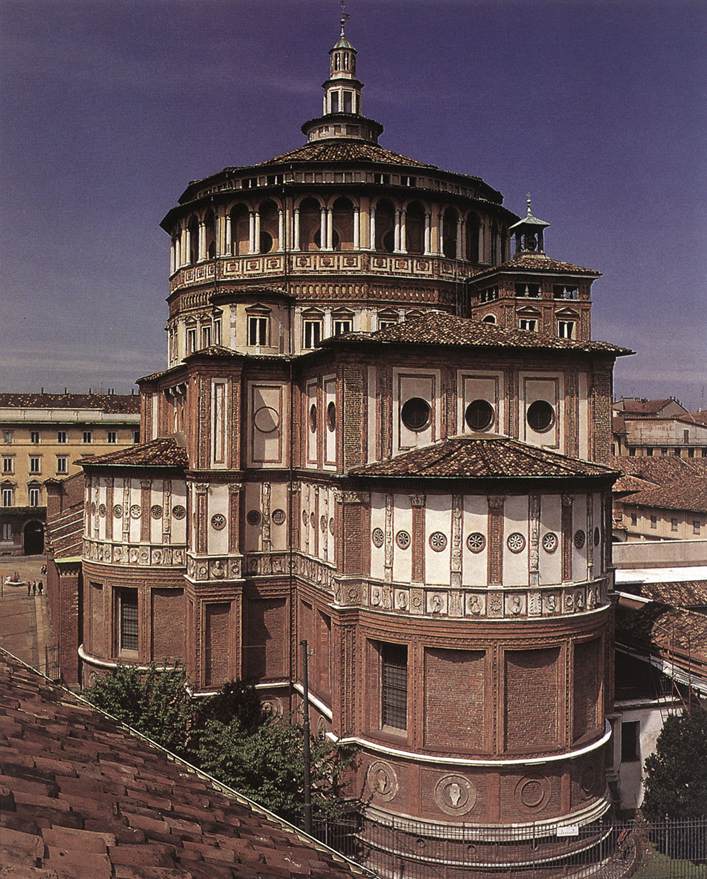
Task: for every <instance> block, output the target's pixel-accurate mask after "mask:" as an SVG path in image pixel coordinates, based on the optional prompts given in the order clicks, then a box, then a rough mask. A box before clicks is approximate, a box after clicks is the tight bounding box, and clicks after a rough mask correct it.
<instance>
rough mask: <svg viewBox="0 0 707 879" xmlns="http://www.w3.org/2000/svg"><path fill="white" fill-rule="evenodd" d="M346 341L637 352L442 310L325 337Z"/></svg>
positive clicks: (330, 341)
mask: <svg viewBox="0 0 707 879" xmlns="http://www.w3.org/2000/svg"><path fill="white" fill-rule="evenodd" d="M345 343H348V344H351V343H353V344H366V343H368V344H370V343H377V344H386V343H388V344H396V345H401V344H409V345H426V346H428V345H439V346H445V347H446V346H450V347H464V348H468V347H470V348H508V349H519V348H520V349H535V350H552V351H583V352H589V353H594V352H596V353H606V354H613V355H615V356H619V357H620V356H622V355H624V354H632V353H633V352H632V351H630V350H629V349H628V348H621V347H619V346H617V345H612V344H610V343H609V342H594V341H589V342H579V341H575V340H573V339H558V338H556V337H555V336H543V335H541V334H540V333H531V332H527V331H524V330H509V329H504V328H503V327H499V326H496V325H494V324H487V323H483V322H482V321H476V320H470V319H469V318H462V317H456V316H455V315H452V314H446V313H444V312H440V311H426V312H423V313H422V314H420V315H419V316H417V317H415V318H414V320H406V321H403V322H402V323H398V324H394V325H393V326H390V327H386V328H385V329H383V330H378V332H375V333H345V334H344V335H341V336H332V337H330V338H328V339H325V340H324V341H323V342H322V343H321V345H322V347H329V346H335V345H342V344H345Z"/></svg>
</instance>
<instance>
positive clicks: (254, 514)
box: [245, 510, 260, 525]
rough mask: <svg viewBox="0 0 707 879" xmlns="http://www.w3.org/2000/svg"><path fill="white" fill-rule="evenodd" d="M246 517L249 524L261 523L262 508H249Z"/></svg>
mask: <svg viewBox="0 0 707 879" xmlns="http://www.w3.org/2000/svg"><path fill="white" fill-rule="evenodd" d="M245 519H246V522H247V523H248V524H249V525H260V510H248V512H247V513H246V517H245Z"/></svg>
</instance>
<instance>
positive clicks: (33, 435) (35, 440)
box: [29, 430, 39, 446]
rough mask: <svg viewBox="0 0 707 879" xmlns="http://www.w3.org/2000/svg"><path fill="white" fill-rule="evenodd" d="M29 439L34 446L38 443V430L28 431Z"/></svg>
mask: <svg viewBox="0 0 707 879" xmlns="http://www.w3.org/2000/svg"><path fill="white" fill-rule="evenodd" d="M29 441H30V442H31V443H32V444H33V445H35V446H36V445H38V444H39V431H38V430H32V431H30V434H29Z"/></svg>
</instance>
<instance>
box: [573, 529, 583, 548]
mask: <svg viewBox="0 0 707 879" xmlns="http://www.w3.org/2000/svg"><path fill="white" fill-rule="evenodd" d="M585 540H586V537H585V534H584V531H582V530H581V529H580V530H579V531H575V532H574V545H575V546H576V547H577V549H583V548H584V542H585Z"/></svg>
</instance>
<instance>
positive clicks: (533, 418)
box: [526, 400, 555, 433]
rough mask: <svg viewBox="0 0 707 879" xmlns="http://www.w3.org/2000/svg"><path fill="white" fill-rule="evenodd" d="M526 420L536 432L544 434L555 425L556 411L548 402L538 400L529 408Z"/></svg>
mask: <svg viewBox="0 0 707 879" xmlns="http://www.w3.org/2000/svg"><path fill="white" fill-rule="evenodd" d="M526 418H527V421H528V424H529V426H530V427H531V428H532V429H533V430H534V431H536V432H537V433H544V432H545V431H546V430H550V428H551V427H552V425H553V424H554V423H555V410H554V409H553V408H552V406H551V405H550V404H549V403H548V402H547V400H536V401H535V402H534V403H531V404H530V406H528V412H527V414H526Z"/></svg>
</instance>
